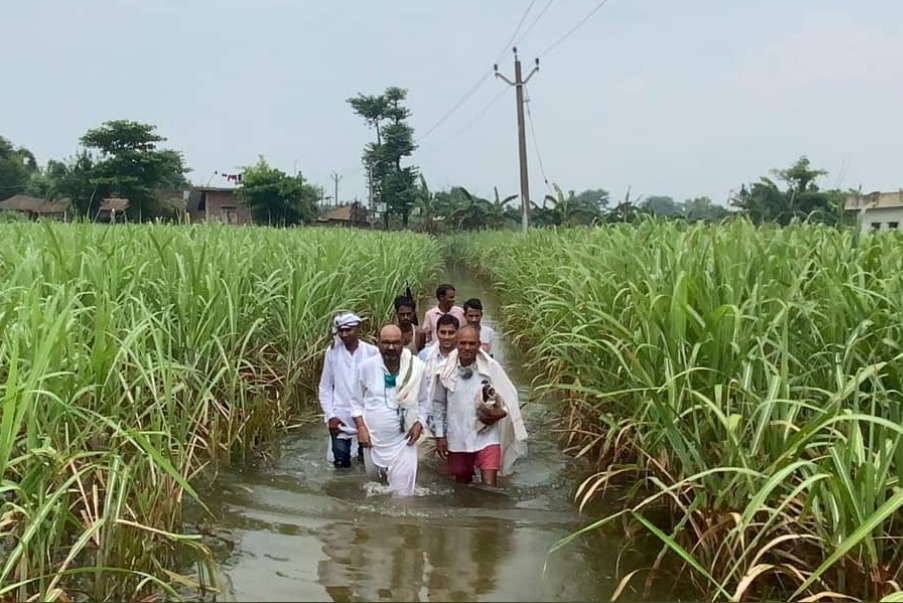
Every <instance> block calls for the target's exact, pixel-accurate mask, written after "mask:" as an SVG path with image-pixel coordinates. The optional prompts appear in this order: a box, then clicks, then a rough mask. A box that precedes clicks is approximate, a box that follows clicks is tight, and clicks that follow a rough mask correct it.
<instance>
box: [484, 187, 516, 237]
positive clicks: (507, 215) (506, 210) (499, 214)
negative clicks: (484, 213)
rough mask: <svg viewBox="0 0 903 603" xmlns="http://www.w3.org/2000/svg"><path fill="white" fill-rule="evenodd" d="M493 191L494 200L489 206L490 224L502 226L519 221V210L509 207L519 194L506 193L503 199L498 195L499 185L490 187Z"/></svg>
mask: <svg viewBox="0 0 903 603" xmlns="http://www.w3.org/2000/svg"><path fill="white" fill-rule="evenodd" d="M492 190H493V192H494V193H495V201H494V202H493V203H492V204H491V205H490V207H489V210H490V211H489V216H488V217H489V221H490V224H492V225H494V226H495V227H496V228H503V227H505V226H509V225H511V224H512V223H516V222H519V221H520V219H521V216H520V210H518V209H515V208H513V207H511V206H510V205H509V204H510V203H511V202H513V201H516V200H517V199H518V198H519V197H520V195H508V196H507V197H505V198H504V199H502V198H501V197H500V196H499V187H497V186H494V187H492Z"/></svg>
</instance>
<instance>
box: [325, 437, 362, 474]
mask: <svg viewBox="0 0 903 603" xmlns="http://www.w3.org/2000/svg"><path fill="white" fill-rule="evenodd" d="M330 437H331V438H332V456H333V457H334V460H333V461H332V464H333V465H335V466H336V467H339V468H341V469H347V468H349V467H351V440H349V439H347V438H339V436H338V435H331V434H330ZM357 456H358V458H361V459H362V458H363V457H364V449H363V448H362V447H360V446H358V447H357Z"/></svg>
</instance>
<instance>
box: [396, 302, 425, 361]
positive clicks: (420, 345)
mask: <svg viewBox="0 0 903 603" xmlns="http://www.w3.org/2000/svg"><path fill="white" fill-rule="evenodd" d="M394 305H395V324H396V325H398V328H400V329H401V343H402V345H403V346H404V347H405V348H407V349H408V350H411V353H412V354H418V353H419V352H420V350H422V349H424V347H425V342H424V336H423V331H421V330H420V329H418V328H417V304H416V302H414V300H413V298H411V297H409V296H408V295H407V294H405V295H399V296H398V297H396V298H395V303H394Z"/></svg>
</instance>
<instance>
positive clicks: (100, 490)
mask: <svg viewBox="0 0 903 603" xmlns="http://www.w3.org/2000/svg"><path fill="white" fill-rule="evenodd" d="M440 257H441V256H440V253H439V248H438V246H437V245H436V244H435V242H434V241H433V240H432V239H429V238H427V237H424V236H419V235H407V234H383V233H363V232H357V231H356V232H354V233H351V232H350V231H346V230H312V229H307V230H270V229H261V228H240V227H235V228H230V227H205V226H193V227H188V226H130V225H125V226H115V227H108V226H98V225H90V224H52V225H51V224H43V225H42V224H2V225H0V478H2V483H0V504H2V507H0V600H12V599H15V600H26V599H27V598H29V597H36V598H39V599H40V600H59V599H66V598H69V599H74V598H88V599H90V600H95V601H97V600H106V599H111V598H116V599H120V600H122V599H128V600H134V599H135V598H137V597H139V596H143V595H146V594H147V593H148V591H154V590H160V589H162V590H163V591H165V592H166V593H168V594H169V595H174V594H175V593H174V592H173V590H172V588H173V587H172V586H171V585H172V584H176V583H182V584H186V583H188V580H187V579H186V578H185V577H183V576H179V575H178V574H175V573H173V568H175V567H176V565H177V564H178V563H180V562H181V561H182V560H184V559H185V555H186V554H189V555H194V557H195V558H196V559H198V560H201V561H203V560H209V551H206V550H205V548H204V546H203V544H202V543H201V542H200V541H198V540H195V539H194V537H192V536H188V535H180V534H179V533H178V532H179V529H180V512H181V507H182V500H183V496H184V495H186V494H187V495H188V496H191V497H195V498H196V495H195V492H194V490H193V489H192V487H191V482H192V479H193V478H195V477H196V476H197V474H198V473H199V472H200V471H202V470H203V469H204V468H205V466H207V465H208V464H209V463H217V462H224V461H228V460H229V459H230V458H231V457H232V456H234V455H243V454H245V453H247V452H248V451H253V450H255V449H257V448H259V447H262V446H264V445H266V444H267V443H268V442H271V441H272V440H273V439H274V437H275V436H276V435H278V433H279V432H280V429H281V428H282V427H284V426H286V424H287V420H288V419H289V417H290V411H291V410H292V409H293V408H298V407H299V405H300V404H302V403H304V402H305V401H307V400H309V399H312V398H313V393H312V392H313V389H312V386H313V384H314V380H313V379H312V377H313V374H312V371H313V370H314V369H315V362H316V360H317V359H318V357H319V356H320V355H321V353H322V350H323V347H324V346H325V343H326V340H327V338H328V337H329V325H330V317H331V316H332V315H333V313H334V312H336V311H337V310H341V309H349V310H355V311H358V312H361V313H363V314H364V315H365V316H367V317H368V318H369V322H370V325H375V324H376V323H378V322H381V321H383V320H385V319H387V318H388V317H389V315H390V313H391V301H392V298H393V297H394V295H396V294H397V293H399V292H400V291H403V288H404V285H405V284H406V283H411V284H412V285H415V286H416V284H417V283H419V282H423V281H425V280H427V279H430V278H431V277H432V276H433V275H434V274H435V273H436V271H437V270H438V268H439V266H440V262H441V260H440ZM201 504H203V503H202V502H201ZM186 547H187V548H186Z"/></svg>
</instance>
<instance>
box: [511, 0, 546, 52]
mask: <svg viewBox="0 0 903 603" xmlns="http://www.w3.org/2000/svg"><path fill="white" fill-rule="evenodd" d="M553 2H555V0H549V1H548V2H547V3H546V5H545V6H544V7H542V10H541V11H539V14H538V15H536V18H535V19H533V22H532V23H530V26H529V27H528V28H527V30H526V31H525V32H524V33H523V34H521V37H520V39H518V41H517V45H518V46H520V44H521V42H523V41H524V39H525V38H526V37H527V36H529V35H530V32H531V31H533V28H534V27H536V24H537V23H539V20H540V19H542V16H543V15H544V14H546V11H547V10H549V7H551V6H552V3H553Z"/></svg>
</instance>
